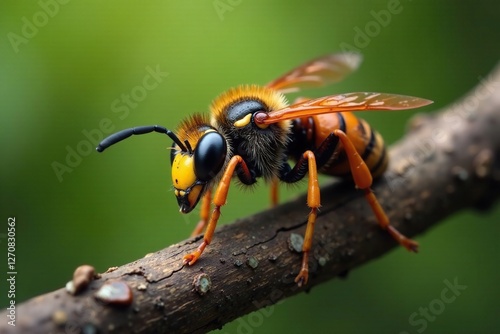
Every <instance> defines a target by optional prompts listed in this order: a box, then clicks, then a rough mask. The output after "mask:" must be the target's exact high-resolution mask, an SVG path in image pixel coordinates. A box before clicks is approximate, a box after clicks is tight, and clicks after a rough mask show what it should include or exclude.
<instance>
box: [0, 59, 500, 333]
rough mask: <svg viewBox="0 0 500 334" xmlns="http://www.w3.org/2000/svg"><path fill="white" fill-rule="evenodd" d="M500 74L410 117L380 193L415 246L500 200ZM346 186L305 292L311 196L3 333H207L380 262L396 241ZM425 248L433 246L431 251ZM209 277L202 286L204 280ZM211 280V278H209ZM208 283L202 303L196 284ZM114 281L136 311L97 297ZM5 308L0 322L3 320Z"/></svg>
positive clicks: (318, 242)
mask: <svg viewBox="0 0 500 334" xmlns="http://www.w3.org/2000/svg"><path fill="white" fill-rule="evenodd" d="M499 125H500V66H497V68H496V70H494V71H493V72H492V73H491V74H490V75H489V76H488V77H487V78H485V79H484V80H482V81H481V82H480V83H479V84H478V86H477V87H476V88H475V89H474V90H473V91H472V92H470V93H469V94H468V95H467V96H466V97H464V98H463V99H461V100H460V101H458V102H457V103H455V104H453V105H451V106H449V107H447V108H446V109H445V110H444V111H442V112H440V113H436V114H435V115H432V116H420V117H416V118H414V119H413V121H412V122H411V124H410V130H409V133H408V134H407V135H406V136H405V137H404V138H403V139H402V140H401V141H400V142H399V143H397V144H396V145H394V146H392V147H391V148H390V155H391V158H392V160H391V164H390V167H389V170H388V171H387V173H386V174H385V175H384V177H383V178H381V179H380V180H378V181H377V182H376V183H375V184H374V186H373V190H374V191H375V192H376V194H377V196H378V198H379V200H380V201H381V203H382V205H383V206H384V208H385V209H386V210H387V213H388V215H389V217H390V219H391V221H392V222H393V224H394V225H395V226H396V227H397V228H398V229H399V230H400V231H401V232H403V233H405V234H406V235H408V236H414V235H416V234H419V233H422V232H424V231H425V230H427V229H428V228H429V227H431V226H433V225H435V224H437V223H439V221H440V220H442V219H443V218H444V217H447V216H449V215H451V214H452V213H454V212H456V211H459V210H461V209H464V208H470V207H474V208H477V209H483V210H484V209H487V208H488V207H489V206H490V205H491V204H492V203H494V202H495V201H496V200H497V198H498V196H499V193H500V190H499V189H500V187H499V185H500V184H499V183H500V126H499ZM352 188H353V187H352V185H351V184H348V183H337V184H333V185H329V186H326V187H324V188H323V189H322V205H323V206H322V209H321V212H320V214H319V217H318V220H317V223H316V231H315V235H314V243H313V254H312V256H311V260H310V268H311V272H310V279H309V283H308V285H307V286H305V287H303V288H298V287H297V285H296V284H295V283H294V282H293V279H294V277H295V275H296V274H297V272H298V270H299V267H300V262H301V254H300V253H299V252H297V251H294V250H293V245H294V238H295V237H296V235H300V236H302V235H303V234H304V231H305V225H306V217H307V212H308V209H307V208H306V206H305V197H301V198H299V199H297V200H295V201H292V202H288V203H285V204H283V205H280V206H278V207H277V208H274V209H272V210H268V211H265V212H261V213H259V214H256V215H254V216H252V217H248V218H244V219H240V220H238V221H237V222H235V223H233V224H230V225H227V226H224V227H221V228H219V229H218V230H217V232H216V234H215V237H214V240H213V243H212V244H211V245H210V246H209V247H208V248H207V250H206V251H205V253H204V254H203V256H202V257H201V258H200V260H199V261H198V262H197V263H196V264H195V265H194V266H191V267H189V266H183V265H182V256H183V255H184V254H186V253H187V252H190V251H192V250H194V249H195V248H196V247H197V246H198V244H199V243H200V237H197V238H192V239H188V240H186V241H183V242H181V243H178V244H175V245H172V246H170V247H168V248H166V249H163V250H161V251H158V252H156V253H153V254H149V255H148V256H146V257H144V258H142V259H139V260H137V261H135V262H132V263H130V264H126V265H124V266H121V267H118V268H115V269H113V270H108V272H106V273H104V274H101V275H99V278H97V279H95V280H93V281H92V282H91V283H90V284H89V286H88V287H87V288H85V289H84V290H83V291H82V292H80V293H79V294H77V295H76V296H73V295H70V294H69V293H67V292H66V290H65V289H59V290H56V291H54V292H50V293H47V294H45V295H42V296H39V297H36V298H33V299H31V300H28V301H26V302H24V303H22V304H21V305H19V306H18V307H17V310H16V311H17V314H18V318H17V322H16V327H11V326H8V325H7V322H5V321H3V322H1V323H0V332H2V333H95V332H97V333H106V332H116V333H167V332H177V333H180V332H194V333H202V332H206V331H209V330H211V329H214V328H219V327H221V326H223V325H224V324H225V323H227V322H229V321H231V320H233V319H235V318H237V317H240V316H242V315H244V314H247V313H249V312H251V311H254V310H256V309H259V308H263V307H265V306H267V305H270V304H273V303H276V302H278V301H279V300H281V299H283V298H287V297H289V296H292V295H294V294H297V293H300V292H303V291H305V290H307V289H310V288H312V287H314V286H315V285H317V284H319V283H321V282H324V281H326V280H331V279H332V278H334V277H336V276H340V275H344V274H345V273H346V272H347V271H349V270H351V269H353V268H355V267H357V266H359V265H362V264H363V263H366V262H367V261H369V260H372V259H374V258H377V257H379V256H381V255H383V254H385V253H386V252H388V251H389V250H390V249H391V248H393V247H397V245H396V243H395V242H394V241H393V240H392V239H391V238H390V237H389V236H388V235H387V234H386V233H385V232H384V231H382V230H380V229H379V227H378V226H377V224H376V222H375V219H374V217H373V215H372V213H371V212H370V210H369V207H368V205H367V204H366V203H365V200H364V198H363V196H362V194H361V193H360V192H357V191H355V190H354V189H352ZM423 246H424V247H425V245H423ZM200 275H203V276H200ZM204 275H206V276H204ZM203 277H205V278H206V277H209V279H210V281H211V285H210V288H209V291H208V292H207V293H206V294H203V295H202V293H200V286H199V284H198V283H196V280H197V279H199V278H203ZM109 281H122V282H125V283H126V284H127V285H128V286H129V287H130V288H131V290H132V294H133V301H132V303H131V305H129V306H123V305H122V306H116V305H112V304H106V303H104V302H102V301H99V300H98V299H96V298H95V293H96V291H97V290H98V289H99V288H100V287H101V286H103V285H104V284H105V283H107V282H109ZM6 315H7V312H6V311H5V310H4V311H3V312H2V313H1V314H0V318H3V319H5V318H6Z"/></svg>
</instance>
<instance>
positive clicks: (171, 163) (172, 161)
mask: <svg viewBox="0 0 500 334" xmlns="http://www.w3.org/2000/svg"><path fill="white" fill-rule="evenodd" d="M174 159H175V143H172V149H171V150H170V166H172V165H173V164H174Z"/></svg>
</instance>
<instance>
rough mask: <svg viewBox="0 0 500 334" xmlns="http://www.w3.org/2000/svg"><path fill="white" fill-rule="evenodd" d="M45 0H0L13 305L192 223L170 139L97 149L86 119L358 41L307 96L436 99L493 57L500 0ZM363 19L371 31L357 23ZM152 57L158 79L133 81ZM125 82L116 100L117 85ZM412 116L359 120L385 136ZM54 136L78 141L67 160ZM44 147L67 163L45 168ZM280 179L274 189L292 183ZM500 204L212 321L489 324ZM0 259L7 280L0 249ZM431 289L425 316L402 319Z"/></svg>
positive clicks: (370, 328)
mask: <svg viewBox="0 0 500 334" xmlns="http://www.w3.org/2000/svg"><path fill="white" fill-rule="evenodd" d="M60 1H61V2H64V1H62V0H60ZM41 3H42V5H41V4H40V3H38V2H35V1H33V2H27V1H22V2H19V1H12V0H3V1H2V4H1V5H0V36H1V39H0V57H1V58H0V59H1V61H0V101H1V113H0V120H1V121H0V122H1V125H2V131H1V132H0V136H1V141H0V145H1V147H2V161H3V162H2V163H1V164H0V165H1V172H0V178H1V186H0V187H1V194H2V197H1V202H0V205H1V212H2V217H1V219H2V221H3V222H5V223H2V226H3V227H2V229H1V230H0V237H1V239H0V242H1V244H0V247H1V250H2V254H6V239H5V233H6V223H7V218H8V217H9V216H15V217H16V223H17V230H16V233H17V244H16V256H17V263H16V269H17V272H18V275H17V286H16V288H17V291H16V292H17V294H16V301H17V302H22V301H23V300H26V299H28V298H31V297H34V296H36V295H38V294H41V293H44V292H48V291H51V290H54V289H57V288H60V287H62V286H63V285H64V284H65V283H66V282H67V281H68V280H69V279H70V278H71V275H72V272H73V270H74V268H75V267H77V266H78V265H80V264H83V263H88V264H92V265H94V266H95V267H96V268H97V270H98V271H99V272H102V271H105V270H106V269H107V268H108V267H110V266H117V265H121V264H124V263H127V262H130V261H133V260H135V259H137V258H139V257H142V256H143V255H145V254H146V253H149V252H154V251H156V250H159V249H162V248H164V247H166V246H168V245H170V244H172V243H175V242H178V241H180V240H183V239H184V238H186V237H187V236H188V235H189V233H190V232H191V230H192V229H193V227H194V225H195V223H196V222H197V221H198V211H196V212H194V213H193V214H191V215H188V216H181V215H180V214H179V213H178V208H177V204H176V201H175V199H174V196H173V194H172V192H171V180H170V167H169V152H168V151H167V150H166V149H165V148H166V147H167V146H168V145H170V140H166V138H164V137H162V136H160V135H149V136H144V137H140V138H134V139H133V140H130V141H127V142H125V143H122V144H121V145H119V146H117V147H114V148H113V149H112V150H109V151H107V152H106V153H105V154H102V155H100V154H97V153H95V151H93V149H92V150H91V149H89V148H90V146H92V147H93V146H95V145H93V144H92V145H91V144H90V142H91V141H90V140H89V139H87V137H86V136H85V132H88V133H91V134H93V135H94V136H96V137H99V135H100V134H104V133H105V132H104V131H109V127H112V128H113V130H114V131H116V130H119V129H122V128H127V127H131V126H136V125H147V124H161V125H164V126H167V127H171V128H174V127H175V126H176V125H177V123H178V122H179V120H180V119H181V118H183V117H184V116H186V115H188V114H190V113H193V112H196V111H205V110H207V106H208V104H209V103H210V101H211V99H212V98H213V97H215V96H216V95H217V94H219V93H221V92H222V91H224V90H225V89H227V88H229V87H232V86H235V85H237V84H241V83H261V84H264V83H266V82H269V81H270V80H272V79H274V78H275V77H277V76H278V75H280V74H282V73H284V72H285V71H287V70H289V69H291V68H293V67H294V66H296V65H298V64H300V63H301V62H303V61H305V60H308V59H310V58H313V57H316V56H318V55H322V54H325V53H329V52H332V51H339V50H340V49H341V46H342V45H343V46H344V47H345V46H346V45H351V46H353V47H357V48H358V49H360V51H361V52H362V53H363V55H364V59H365V60H364V62H363V64H362V67H361V69H360V70H359V71H358V72H356V73H355V74H353V75H352V76H350V77H349V78H348V79H346V80H345V81H344V82H343V83H340V84H337V85H335V86H330V87H327V88H323V89H319V90H316V91H312V92H308V93H310V95H311V96H313V97H315V96H321V95H327V94H332V93H334V92H348V91H384V92H392V93H402V94H409V95H415V96H421V97H425V98H429V99H432V100H434V101H435V104H434V105H432V106H431V107H428V108H426V110H427V111H434V110H437V109H439V108H441V107H445V106H446V105H448V104H450V103H452V102H453V101H454V100H455V99H457V98H459V97H460V96H462V95H463V94H464V93H465V92H467V91H468V90H469V89H471V88H472V87H473V86H475V85H476V84H478V83H479V82H480V80H481V78H482V77H485V76H486V75H487V73H488V72H489V70H490V69H491V68H492V67H493V66H494V64H495V63H496V62H497V61H498V60H499V58H500V57H499V56H500V44H499V40H500V34H499V33H500V20H499V17H498V14H499V13H500V2H496V1H492V0H491V1H477V0H476V1H471V0H467V1H461V2H457V1H431V0H427V1H424V0H419V1H411V0H402V1H401V2H400V3H399V5H394V4H395V3H396V4H397V2H395V0H391V1H352V0H336V1H330V2H326V1H317V0H311V1H290V0H288V1H284V0H279V1H273V2H272V3H271V2H270V1H263V0H260V1H249V0H232V1H230V0H215V1H213V0H210V1H148V2H144V4H138V2H136V1H116V0H115V1H105V2H104V1H76V0H74V1H67V0H66V3H65V4H59V2H55V0H52V1H49V0H44V1H42V2H41ZM43 4H47V5H43ZM54 4H57V6H55V5H54ZM393 6H395V7H393ZM43 7H45V9H43ZM388 9H392V10H393V11H398V12H397V13H395V12H394V13H393V14H391V15H390V22H388V21H389V19H387V17H384V18H385V19H386V21H385V22H382V23H383V25H381V24H380V23H377V21H376V20H375V16H376V15H375V16H374V14H373V13H374V12H375V13H381V11H385V12H383V13H387V10H388ZM43 11H46V12H49V14H51V15H46V14H45V15H44V14H43ZM40 12H42V14H40ZM27 22H30V23H27ZM32 23H35V24H36V25H38V27H37V26H36V25H35V27H34V29H33V27H31V29H30V27H29V25H30V24H32ZM377 27H378V28H377ZM367 28H368V29H369V31H368V33H369V34H370V35H372V36H371V37H370V36H368V39H364V40H362V39H359V37H356V35H357V31H359V30H361V31H365V29H367ZM358 29H359V30H358ZM370 29H371V30H370ZM23 34H24V35H25V37H28V38H25V37H23ZM148 68H150V69H153V70H154V69H156V68H158V69H159V70H160V71H162V72H168V76H165V77H162V78H161V82H159V83H158V85H156V87H155V88H153V89H151V90H144V88H141V87H144V84H143V80H144V78H145V77H146V75H147V74H148ZM148 83H149V84H150V85H152V84H153V83H154V81H148ZM144 92H146V94H144V95H141V93H144ZM132 93H134V94H135V96H136V98H135V100H134V98H132V101H131V103H130V105H129V106H127V104H126V102H124V101H122V97H123V96H124V95H131V94H132ZM412 114H413V112H399V113H383V112H382V113H370V114H363V117H365V118H366V119H367V120H368V121H369V122H370V123H371V124H372V125H373V126H374V127H375V128H377V129H378V130H379V131H380V132H381V133H382V134H383V135H384V137H385V138H386V140H387V141H388V142H389V143H392V142H394V141H396V140H397V139H398V138H399V137H401V136H402V135H403V133H404V128H405V122H406V121H407V120H408V119H409V118H410V117H411V115H412ZM106 119H107V120H106ZM103 120H104V121H103ZM101 122H104V123H106V122H107V124H104V125H105V128H104V129H102V130H101V129H100V126H101ZM464 135H466V134H464ZM68 150H77V151H80V152H81V154H79V155H80V158H81V159H80V160H81V161H79V160H78V159H77V158H75V157H73V158H72V159H73V160H72V161H71V162H70V163H71V164H72V166H73V167H71V166H68V163H67V162H66V158H67V154H68ZM55 162H56V163H60V164H61V165H59V168H61V166H62V165H66V166H68V169H67V170H65V171H62V172H61V171H60V173H62V174H60V175H59V177H58V176H57V175H56V173H55V171H54V167H53V166H54V163H55ZM69 169H71V172H70V171H69ZM284 189H285V188H283V191H282V193H284V194H283V197H284V198H283V199H286V198H290V197H293V196H296V194H297V193H300V192H302V191H303V189H304V187H302V188H300V189H299V190H297V191H296V192H295V193H285V190H284ZM245 196H246V197H245ZM250 203H251V204H250ZM267 207H268V203H267V189H266V188H265V187H264V186H263V185H261V186H259V187H258V188H257V189H256V190H255V191H254V193H253V194H248V193H245V192H243V191H240V190H238V188H237V187H234V188H232V190H231V192H230V196H229V200H228V205H227V206H226V207H224V210H223V217H222V219H221V222H222V224H223V223H227V222H230V221H232V220H233V219H235V218H237V217H242V216H246V215H249V214H251V213H253V212H257V211H259V210H261V209H263V208H267ZM499 216H500V207H498V206H497V207H496V209H494V210H493V211H491V212H489V213H488V214H486V215H479V214H477V213H474V212H470V211H467V212H464V213H462V214H460V215H456V216H454V217H452V218H450V219H449V220H447V221H446V222H443V223H442V224H439V225H438V226H437V227H435V228H434V229H432V230H431V231H430V232H429V233H427V234H425V235H423V236H419V237H418V238H417V240H418V241H419V242H420V243H421V253H420V254H419V255H418V256H411V255H409V254H407V252H405V251H404V250H403V249H397V250H395V251H393V252H391V253H390V254H389V255H387V256H385V257H384V258H382V259H380V260H377V261H374V262H372V263H370V264H368V265H365V266H363V268H360V269H358V270H355V271H353V272H352V273H350V275H349V277H348V278H347V279H346V280H343V281H339V280H336V281H332V282H329V283H327V284H323V285H322V286H319V287H317V288H314V289H312V291H311V292H310V293H308V294H302V295H299V296H296V297H294V298H290V299H288V300H286V301H284V302H282V303H281V304H280V305H279V306H276V307H275V308H274V312H273V314H272V315H271V316H269V317H264V318H262V317H260V318H259V317H258V316H255V315H254V318H252V317H250V318H248V317H243V318H242V319H239V320H237V321H235V322H233V323H231V324H229V325H227V326H225V327H224V328H223V329H222V332H225V333H226V332H227V333H237V332H245V331H244V330H246V332H252V333H269V332H285V331H286V332H288V333H304V332H315V333H319V332H326V331H327V330H328V331H331V332H335V333H420V332H422V331H425V332H426V333H469V332H472V331H474V332H476V333H494V332H498V329H499V328H500V307H499V303H498V300H499V297H500V294H499V291H500V289H499V287H498V280H499V278H500V275H499V274H500V272H499V269H498V268H499V266H498V264H499V263H498V255H499V253H500V252H499V250H500V246H499V243H498V240H499V236H500V233H499V232H500V229H499V224H498V219H499ZM0 258H2V259H3V260H2V261H3V264H1V265H0V268H3V269H2V270H1V274H2V275H3V276H1V281H2V282H5V273H6V271H7V270H6V269H5V268H6V262H7V261H6V256H2V257H0ZM455 278H456V279H457V281H458V283H459V284H460V285H466V286H467V288H466V289H465V290H464V291H463V292H462V293H461V294H460V296H458V297H457V298H456V300H455V301H454V302H452V303H450V304H445V309H444V310H442V309H441V310H440V309H439V307H438V306H439V302H436V300H439V299H440V298H441V292H442V291H443V289H444V288H445V287H446V285H445V283H444V281H445V280H448V281H449V282H453V281H454V279H455ZM1 287H2V291H0V296H1V297H0V301H1V302H0V306H1V307H5V306H6V305H7V303H8V301H7V298H6V294H7V292H6V289H5V288H4V287H5V284H4V283H2V284H1ZM430 304H431V306H432V307H434V310H436V307H437V310H438V311H439V312H437V313H438V314H436V313H434V314H433V313H432V312H431V313H430V314H431V317H432V318H429V320H425V316H422V315H418V316H416V317H415V318H414V319H413V320H414V321H415V322H414V323H410V322H409V318H410V316H411V315H412V314H413V313H414V312H417V313H418V312H420V311H419V309H420V308H428V307H429V305H430ZM18 316H19V317H22V315H21V314H19V315H18ZM434 317H435V318H434ZM259 319H262V320H263V321H257V320H259ZM1 321H5V319H2V320H1ZM424 323H425V324H424ZM424 325H425V328H424Z"/></svg>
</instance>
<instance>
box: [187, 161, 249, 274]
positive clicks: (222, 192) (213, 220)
mask: <svg viewBox="0 0 500 334" xmlns="http://www.w3.org/2000/svg"><path fill="white" fill-rule="evenodd" d="M237 166H240V171H239V172H238V176H239V177H240V179H244V180H243V181H244V182H245V183H246V184H252V183H255V181H256V180H255V177H254V176H253V174H252V173H251V172H250V170H249V169H248V166H247V164H246V163H245V161H244V160H243V158H242V157H241V156H239V155H235V156H234V157H232V158H231V160H229V163H228V165H227V167H226V170H225V171H224V174H223V175H222V178H221V180H220V182H219V185H218V186H217V190H216V191H215V195H214V198H213V204H214V206H215V207H214V210H213V211H212V215H211V216H210V220H209V222H208V226H207V229H206V231H205V235H204V236H203V242H202V243H201V244H200V245H199V246H198V248H197V249H196V250H195V251H194V252H192V253H190V254H186V255H185V256H184V264H189V265H193V264H194V263H195V262H196V261H197V260H198V258H199V257H200V256H201V254H202V253H203V251H204V250H205V247H207V246H208V245H209V244H210V242H211V241H212V237H213V235H214V231H215V227H216V226H217V222H218V221H219V217H220V208H221V206H223V205H224V204H226V200H227V194H228V191H229V186H230V184H231V178H232V176H233V173H234V170H235V169H236V167H237Z"/></svg>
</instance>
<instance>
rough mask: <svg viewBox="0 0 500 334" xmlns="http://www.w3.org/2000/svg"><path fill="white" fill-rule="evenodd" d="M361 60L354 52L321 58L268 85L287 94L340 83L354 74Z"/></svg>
mask: <svg viewBox="0 0 500 334" xmlns="http://www.w3.org/2000/svg"><path fill="white" fill-rule="evenodd" d="M361 60H362V57H361V55H360V54H358V53H354V52H340V53H334V54H330V55H326V56H323V57H319V58H316V59H314V60H311V61H309V62H307V63H305V64H302V65H300V66H299V67H297V68H295V69H293V70H291V71H290V72H288V73H286V74H284V75H282V76H281V77H279V78H278V79H276V80H274V81H272V82H270V83H268V84H267V87H269V88H272V89H275V90H278V91H279V92H281V93H283V94H285V93H292V92H297V91H299V90H300V89H303V88H312V87H320V86H323V85H326V84H330V83H335V82H339V81H341V80H342V79H344V78H345V77H346V76H347V75H348V74H350V73H352V72H354V71H355V70H356V69H357V68H358V67H359V65H360V63H361Z"/></svg>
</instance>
